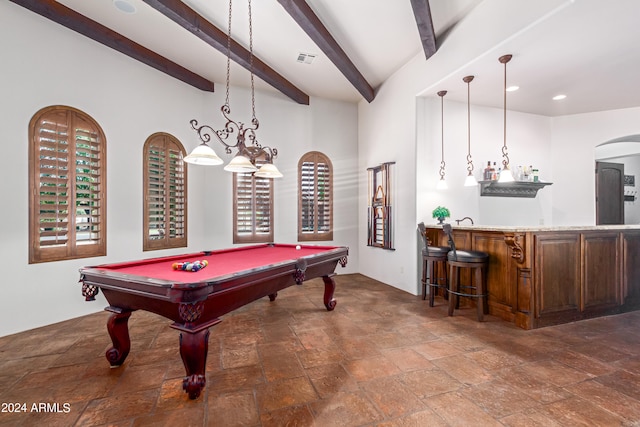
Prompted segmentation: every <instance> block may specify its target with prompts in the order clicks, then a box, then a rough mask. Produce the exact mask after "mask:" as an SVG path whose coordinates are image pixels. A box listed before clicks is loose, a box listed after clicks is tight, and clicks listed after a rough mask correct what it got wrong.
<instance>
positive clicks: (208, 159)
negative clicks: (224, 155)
mask: <svg viewBox="0 0 640 427" xmlns="http://www.w3.org/2000/svg"><path fill="white" fill-rule="evenodd" d="M183 160H184V161H185V162H187V163H190V164H192V165H205V166H216V165H221V164H222V163H224V162H223V161H222V159H221V158H220V157H218V155H217V154H216V152H215V151H214V150H213V148H211V147H209V145H207V143H205V142H203V143H202V144H200V145H198V146H197V147H196V148H194V149H193V151H192V152H191V153H190V154H189V155H187V156H186V157H185V158H184V159H183Z"/></svg>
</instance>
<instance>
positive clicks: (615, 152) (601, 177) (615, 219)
mask: <svg viewBox="0 0 640 427" xmlns="http://www.w3.org/2000/svg"><path fill="white" fill-rule="evenodd" d="M595 160H596V167H595V170H596V224H597V225H601V224H640V203H637V187H636V182H635V180H636V177H638V179H639V180H640V135H628V136H624V137H620V138H616V139H613V140H611V141H607V142H604V143H602V144H600V145H598V146H597V147H596V148H595ZM638 184H640V181H639V182H638Z"/></svg>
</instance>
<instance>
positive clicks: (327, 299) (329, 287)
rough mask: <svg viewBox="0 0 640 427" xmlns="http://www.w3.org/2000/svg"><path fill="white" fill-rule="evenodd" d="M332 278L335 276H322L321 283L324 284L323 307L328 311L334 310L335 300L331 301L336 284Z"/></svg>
mask: <svg viewBox="0 0 640 427" xmlns="http://www.w3.org/2000/svg"><path fill="white" fill-rule="evenodd" d="M333 276H335V274H330V275H328V276H322V281H323V282H324V306H325V307H327V310H328V311H331V310H333V309H334V308H336V300H335V299H333V292H334V291H335V290H336V282H335V281H334V280H333Z"/></svg>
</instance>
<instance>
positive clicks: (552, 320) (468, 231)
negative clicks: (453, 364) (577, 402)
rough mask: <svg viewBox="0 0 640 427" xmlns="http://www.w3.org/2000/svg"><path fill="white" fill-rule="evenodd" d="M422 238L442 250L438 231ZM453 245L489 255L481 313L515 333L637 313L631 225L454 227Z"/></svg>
mask: <svg viewBox="0 0 640 427" xmlns="http://www.w3.org/2000/svg"><path fill="white" fill-rule="evenodd" d="M426 234H427V238H428V239H429V241H430V244H432V245H436V246H439V245H442V246H444V245H447V237H446V235H445V234H444V232H443V231H442V226H440V225H426ZM453 238H454V241H455V244H456V247H457V248H458V249H470V250H476V251H483V252H487V253H489V255H490V260H489V269H488V273H487V289H488V293H489V297H488V302H489V314H492V315H494V316H497V317H500V318H501V319H504V320H506V321H509V322H513V323H515V324H516V325H517V326H519V327H521V328H524V329H533V328H540V327H544V326H549V325H556V324H560V323H568V322H572V321H575V320H582V319H587V318H592V317H599V316H605V315H610V314H616V313H621V312H625V311H631V310H637V309H639V308H640V226H639V225H605V226H539V227H520V226H468V225H454V226H453ZM469 279H470V278H469V277H468V276H465V275H462V278H461V280H462V281H465V280H466V281H467V283H468V280H469ZM463 283H464V282H463Z"/></svg>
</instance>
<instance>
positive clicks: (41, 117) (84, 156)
mask: <svg viewBox="0 0 640 427" xmlns="http://www.w3.org/2000/svg"><path fill="white" fill-rule="evenodd" d="M29 132H30V141H31V149H30V160H29V168H30V174H29V180H30V184H29V186H30V188H31V198H30V209H29V216H30V220H29V225H30V229H29V235H30V238H29V241H30V250H29V262H30V263H36V262H45V261H56V260H61V259H71V258H81V257H92V256H100V255H105V254H106V227H105V212H106V203H105V199H106V197H105V194H106V188H105V182H106V180H105V175H106V167H105V166H106V159H105V154H104V153H105V152H106V150H105V139H104V136H103V134H102V131H101V129H100V127H99V126H98V125H97V123H95V121H93V120H92V119H91V118H90V117H89V116H87V115H86V114H84V113H82V112H81V111H78V110H75V109H72V108H70V107H48V108H45V109H43V110H41V111H40V112H38V113H36V115H34V117H33V118H32V120H31V123H30V129H29Z"/></svg>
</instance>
